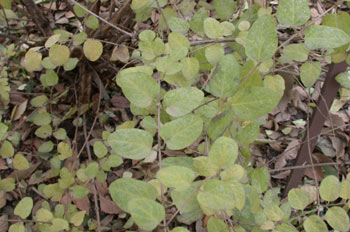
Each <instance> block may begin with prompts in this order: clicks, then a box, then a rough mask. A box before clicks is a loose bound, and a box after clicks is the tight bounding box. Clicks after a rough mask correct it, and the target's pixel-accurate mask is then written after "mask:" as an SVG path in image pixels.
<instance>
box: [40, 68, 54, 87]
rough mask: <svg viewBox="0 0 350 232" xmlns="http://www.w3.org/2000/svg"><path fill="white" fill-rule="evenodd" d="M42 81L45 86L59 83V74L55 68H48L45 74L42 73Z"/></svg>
mask: <svg viewBox="0 0 350 232" xmlns="http://www.w3.org/2000/svg"><path fill="white" fill-rule="evenodd" d="M40 82H41V84H42V85H43V86H44V87H49V86H54V85H56V84H57V83H58V75H57V73H56V72H55V71H54V70H51V69H49V70H46V73H45V74H41V75H40Z"/></svg>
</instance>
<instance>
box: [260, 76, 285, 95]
mask: <svg viewBox="0 0 350 232" xmlns="http://www.w3.org/2000/svg"><path fill="white" fill-rule="evenodd" d="M264 87H266V88H269V89H271V90H272V91H274V92H275V93H277V94H278V95H279V97H280V98H281V97H282V96H283V94H284V88H285V83H284V79H283V77H281V76H280V75H278V74H277V75H274V76H271V75H268V76H266V77H265V78H264Z"/></svg>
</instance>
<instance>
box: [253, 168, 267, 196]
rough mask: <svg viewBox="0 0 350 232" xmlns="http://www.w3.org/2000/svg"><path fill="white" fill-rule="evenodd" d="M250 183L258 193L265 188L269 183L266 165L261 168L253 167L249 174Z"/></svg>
mask: <svg viewBox="0 0 350 232" xmlns="http://www.w3.org/2000/svg"><path fill="white" fill-rule="evenodd" d="M250 178H251V184H252V186H253V188H255V189H256V190H257V191H258V192H259V193H263V192H265V191H266V190H267V187H268V185H269V183H270V173H269V170H268V169H267V167H266V166H264V167H262V168H255V169H254V170H253V171H252V172H251V174H250Z"/></svg>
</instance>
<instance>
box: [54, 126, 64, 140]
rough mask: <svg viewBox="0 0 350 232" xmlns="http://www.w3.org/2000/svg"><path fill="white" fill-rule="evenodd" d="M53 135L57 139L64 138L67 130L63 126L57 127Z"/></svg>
mask: <svg viewBox="0 0 350 232" xmlns="http://www.w3.org/2000/svg"><path fill="white" fill-rule="evenodd" d="M53 136H54V137H55V138H56V139H57V140H64V139H66V137H67V132H66V130H65V129H63V128H58V129H57V130H56V131H55V132H54V133H53Z"/></svg>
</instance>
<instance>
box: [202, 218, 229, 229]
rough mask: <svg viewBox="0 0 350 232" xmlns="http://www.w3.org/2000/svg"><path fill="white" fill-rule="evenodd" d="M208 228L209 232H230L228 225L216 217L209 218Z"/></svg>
mask: <svg viewBox="0 0 350 232" xmlns="http://www.w3.org/2000/svg"><path fill="white" fill-rule="evenodd" d="M207 228H208V232H228V229H227V226H226V223H225V222H223V221H222V220H220V219H218V218H216V217H214V216H211V217H210V218H209V220H208V225H207Z"/></svg>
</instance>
